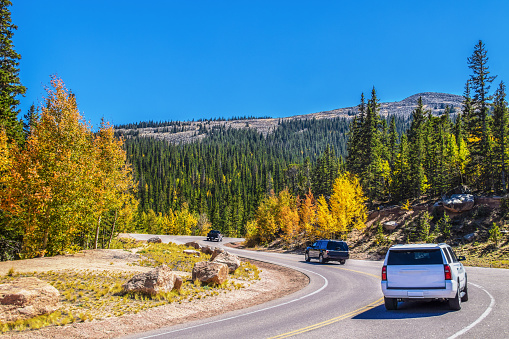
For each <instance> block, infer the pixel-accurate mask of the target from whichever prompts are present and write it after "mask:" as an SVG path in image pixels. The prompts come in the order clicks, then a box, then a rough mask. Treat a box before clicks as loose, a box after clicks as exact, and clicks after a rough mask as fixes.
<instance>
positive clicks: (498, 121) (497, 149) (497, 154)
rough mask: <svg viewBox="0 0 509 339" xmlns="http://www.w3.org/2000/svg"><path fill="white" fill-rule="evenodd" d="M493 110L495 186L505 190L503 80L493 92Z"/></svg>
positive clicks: (508, 120) (507, 148)
mask: <svg viewBox="0 0 509 339" xmlns="http://www.w3.org/2000/svg"><path fill="white" fill-rule="evenodd" d="M493 104H494V111H493V138H494V143H495V145H494V158H495V166H496V171H497V175H496V179H495V180H496V182H495V184H496V187H497V188H498V189H500V190H501V191H502V192H503V193H506V192H507V182H506V181H507V166H508V164H507V163H508V160H509V111H508V108H507V101H506V93H505V84H504V82H503V81H501V82H500V85H499V86H498V88H497V91H496V92H495V99H494V102H493Z"/></svg>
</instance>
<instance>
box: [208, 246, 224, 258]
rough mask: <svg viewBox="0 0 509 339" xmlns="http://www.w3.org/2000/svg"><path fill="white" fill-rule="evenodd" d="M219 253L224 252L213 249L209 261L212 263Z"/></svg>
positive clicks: (217, 248)
mask: <svg viewBox="0 0 509 339" xmlns="http://www.w3.org/2000/svg"><path fill="white" fill-rule="evenodd" d="M221 253H224V250H223V249H222V248H219V247H215V248H214V251H213V252H212V255H211V257H210V261H213V260H214V259H215V258H216V257H217V256H218V255H219V254H221Z"/></svg>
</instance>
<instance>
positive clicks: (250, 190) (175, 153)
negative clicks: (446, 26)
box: [117, 42, 509, 236]
mask: <svg viewBox="0 0 509 339" xmlns="http://www.w3.org/2000/svg"><path fill="white" fill-rule="evenodd" d="M468 66H469V68H470V69H471V70H472V76H471V77H470V79H469V80H468V81H467V83H466V85H465V93H464V96H463V98H462V100H463V101H462V105H461V107H458V106H457V105H456V104H454V101H455V100H456V97H455V96H447V95H442V96H437V95H436V94H433V93H431V94H432V95H435V100H436V97H440V98H442V99H444V100H449V101H447V102H451V105H448V104H445V103H442V104H441V103H435V104H433V103H431V104H430V102H431V101H430V99H429V98H424V99H423V97H422V96H413V97H411V98H413V99H414V100H415V104H413V105H411V107H412V108H413V109H412V110H411V115H410V116H408V115H407V114H406V113H405V114H400V115H386V114H384V112H383V110H382V108H383V107H385V108H387V107H389V106H391V105H387V104H380V103H379V100H378V98H377V92H376V90H375V89H374V88H373V90H372V92H371V96H370V98H369V99H367V100H366V99H365V98H364V95H362V97H361V102H360V104H359V105H358V106H357V107H356V108H355V109H353V110H349V111H347V112H346V113H347V114H346V115H344V116H341V117H335V118H331V117H330V115H329V116H327V115H325V116H324V115H323V114H322V115H314V118H311V119H309V117H307V118H306V116H300V117H298V118H297V117H294V118H291V119H289V118H287V119H269V118H264V119H253V118H245V119H236V120H234V121H229V123H227V122H228V121H227V120H225V119H213V120H204V121H199V122H166V123H164V122H159V123H155V122H148V123H139V124H136V125H131V126H118V127H119V128H117V133H118V134H121V135H124V136H125V137H126V147H127V153H128V158H129V159H130V161H131V162H132V164H133V167H134V170H135V176H136V180H137V182H138V185H139V198H140V205H139V206H140V212H142V215H141V217H140V220H139V222H138V226H137V228H138V229H139V230H143V229H144V227H145V226H143V225H146V224H147V223H146V222H144V221H143V220H146V218H147V216H146V215H150V214H151V215H153V216H155V217H156V218H157V215H159V214H160V215H161V216H163V215H165V214H166V213H168V211H170V212H171V213H174V211H177V210H180V209H181V207H182V206H185V208H189V210H190V211H191V212H193V213H196V214H200V215H201V217H202V218H205V220H206V221H207V222H208V221H210V222H211V225H212V226H213V227H214V228H218V229H220V230H222V231H223V232H225V233H226V234H228V235H232V236H236V235H244V234H245V232H246V225H247V224H248V222H249V221H250V220H256V219H257V218H259V217H260V213H259V212H260V211H257V209H258V208H260V204H261V202H263V201H264V199H266V198H267V196H271V195H272V194H276V195H277V194H278V193H279V192H282V191H283V190H285V188H287V189H288V192H289V193H290V194H291V196H292V197H293V199H296V200H295V204H296V205H299V204H300V203H301V202H302V201H303V200H304V199H305V196H306V194H308V193H311V194H313V195H314V197H316V198H318V197H320V196H322V195H323V196H324V197H325V198H326V199H328V198H329V197H331V196H332V195H333V194H334V192H333V185H334V182H335V180H336V179H337V178H338V177H340V175H341V173H343V172H345V171H348V172H349V173H350V174H351V175H354V176H356V177H358V178H359V180H360V183H361V185H362V188H363V190H364V192H365V194H366V195H367V197H368V198H369V200H368V202H367V203H368V206H373V205H375V204H383V203H401V202H406V201H410V200H413V199H418V198H422V197H423V196H427V197H428V198H430V199H432V198H433V197H439V196H440V195H442V194H444V193H445V192H447V191H448V190H449V189H451V188H452V187H455V186H457V185H459V184H467V185H469V186H470V187H471V188H472V189H474V190H477V191H479V192H483V193H484V194H492V193H504V192H506V190H507V179H506V168H507V165H508V159H509V157H508V145H507V137H506V135H507V129H508V127H509V126H508V120H507V119H508V118H507V116H508V113H507V102H506V99H505V98H506V94H505V84H504V83H503V82H500V84H499V86H498V88H497V90H496V91H495V93H494V96H493V97H492V96H490V95H489V94H488V91H489V87H490V86H489V85H490V83H491V82H493V80H494V77H493V76H490V75H489V72H488V66H487V56H486V50H485V48H484V44H482V42H479V44H478V45H476V46H475V50H474V53H473V55H472V57H471V58H469V62H468ZM426 94H430V93H426ZM411 98H409V99H406V100H405V101H404V104H402V103H403V102H400V103H398V104H397V105H396V106H397V107H403V108H405V109H408V107H409V105H410V104H409V100H410V99H411ZM396 106H395V105H392V106H391V107H396ZM385 112H386V111H385ZM405 112H406V111H405ZM322 113H323V112H322ZM317 117H319V119H317ZM325 117H326V118H325ZM258 120H260V121H258ZM267 121H270V124H269V127H267V124H266V122H267ZM264 122H265V123H264ZM239 124H242V125H239ZM271 124H272V125H271ZM255 125H256V126H257V128H254V127H253V126H255ZM260 126H264V128H262V129H260ZM120 127H122V128H120ZM129 128H131V129H129ZM143 128H145V129H151V130H150V133H148V134H146V132H147V131H146V130H144V132H143V134H140V129H143ZM182 132H185V133H187V135H188V137H187V138H184V139H172V138H171V137H161V136H160V134H161V133H162V134H164V135H166V136H167V135H171V134H181V133H182ZM147 136H151V137H147ZM168 140H173V142H169V141H168ZM313 204H314V205H313V206H314V207H313V208H315V209H316V208H317V205H316V201H315V202H313ZM330 208H331V206H329V209H330ZM274 213H277V211H276V212H274ZM145 228H146V227H145ZM280 231H281V230H280Z"/></svg>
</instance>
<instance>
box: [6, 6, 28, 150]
mask: <svg viewBox="0 0 509 339" xmlns="http://www.w3.org/2000/svg"><path fill="white" fill-rule="evenodd" d="M11 5H12V2H11V1H9V0H0V128H3V129H5V131H6V133H7V137H8V139H9V140H10V141H11V142H12V141H16V142H18V143H20V144H21V143H22V142H23V124H22V122H21V121H20V120H18V118H17V116H18V114H19V109H18V108H17V107H18V105H19V100H18V99H17V97H18V96H19V95H23V94H25V91H26V88H25V87H24V86H23V85H22V84H21V82H20V79H19V68H18V66H19V60H20V59H21V56H20V55H19V54H18V53H17V52H16V51H15V50H14V45H13V43H12V37H13V36H14V31H15V30H16V29H17V26H16V25H13V24H12V22H11V12H10V11H9V8H8V7H9V6H11Z"/></svg>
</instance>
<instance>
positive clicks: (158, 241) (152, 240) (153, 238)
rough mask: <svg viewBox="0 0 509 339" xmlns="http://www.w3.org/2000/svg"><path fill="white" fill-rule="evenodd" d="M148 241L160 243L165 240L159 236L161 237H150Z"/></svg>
mask: <svg viewBox="0 0 509 339" xmlns="http://www.w3.org/2000/svg"><path fill="white" fill-rule="evenodd" d="M147 242H148V243H149V244H160V243H162V242H163V241H162V240H161V238H159V237H152V238H150V239H148V240H147Z"/></svg>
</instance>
